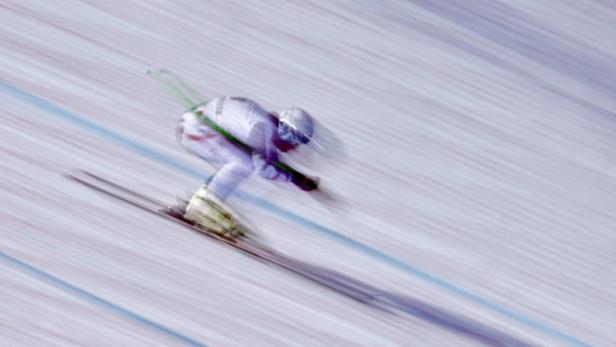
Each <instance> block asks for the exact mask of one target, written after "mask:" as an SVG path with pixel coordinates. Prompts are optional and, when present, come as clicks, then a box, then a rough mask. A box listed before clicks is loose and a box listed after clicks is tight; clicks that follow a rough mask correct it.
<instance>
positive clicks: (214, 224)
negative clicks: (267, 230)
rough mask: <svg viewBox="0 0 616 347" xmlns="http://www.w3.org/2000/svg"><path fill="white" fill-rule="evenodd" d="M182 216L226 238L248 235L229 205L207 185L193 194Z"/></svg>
mask: <svg viewBox="0 0 616 347" xmlns="http://www.w3.org/2000/svg"><path fill="white" fill-rule="evenodd" d="M182 218H183V219H185V220H187V221H189V222H191V223H193V224H195V225H197V226H199V227H202V228H204V229H206V230H208V231H211V232H213V233H215V234H217V235H219V236H223V237H226V238H230V239H235V238H237V237H239V236H246V233H245V232H244V228H243V227H242V225H241V224H240V223H239V222H238V219H237V217H236V215H235V214H234V213H233V212H232V210H231V208H230V207H229V205H227V204H226V203H225V202H224V201H222V200H221V199H220V198H219V197H218V196H216V194H214V193H213V192H212V191H210V190H209V188H208V187H207V185H203V186H202V187H201V188H199V190H198V191H197V192H196V193H195V194H194V195H193V197H192V198H191V199H190V201H189V202H188V205H187V206H186V209H185V213H184V215H183V216H182Z"/></svg>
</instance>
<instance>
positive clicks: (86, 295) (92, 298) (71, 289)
mask: <svg viewBox="0 0 616 347" xmlns="http://www.w3.org/2000/svg"><path fill="white" fill-rule="evenodd" d="M0 259H2V261H3V262H4V263H6V264H8V265H10V266H12V267H14V268H17V269H20V270H23V271H24V272H26V273H28V274H29V275H30V276H32V277H35V278H37V279H39V280H41V281H43V282H46V283H47V284H50V285H52V286H54V287H56V288H58V289H60V290H62V291H65V292H68V293H71V294H73V295H75V296H78V297H80V298H82V299H83V300H85V301H88V302H91V303H94V304H96V305H99V306H103V307H105V308H108V309H111V310H112V311H114V312H115V313H118V314H120V315H122V316H124V317H127V318H129V319H131V320H134V321H136V322H139V323H141V324H143V325H145V326H147V327H149V328H151V329H154V330H156V331H158V332H161V333H164V334H166V335H169V336H171V337H173V338H176V339H178V340H180V341H181V342H183V343H185V344H186V345H189V346H195V347H207V345H205V344H203V343H201V342H198V341H195V340H193V339H191V338H190V337H188V336H186V335H183V334H181V333H179V332H177V331H175V330H173V329H171V328H169V327H166V326H164V325H162V324H159V323H156V322H154V321H152V320H150V319H147V318H145V317H143V316H141V315H139V314H137V313H134V312H132V311H129V310H127V309H125V308H123V307H121V306H119V305H116V304H114V303H112V302H110V301H108V300H105V299H103V298H101V297H99V296H97V295H94V294H92V293H90V292H88V291H85V290H83V289H81V288H79V287H77V286H74V285H72V284H70V283H68V282H67V281H65V280H63V279H61V278H59V277H56V276H54V275H52V274H49V273H47V272H45V271H43V270H40V269H38V268H36V267H34V266H32V265H30V264H28V263H25V262H23V261H21V260H19V259H17V258H14V257H12V256H10V255H7V254H5V253H3V252H0Z"/></svg>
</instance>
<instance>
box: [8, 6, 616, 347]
mask: <svg viewBox="0 0 616 347" xmlns="http://www.w3.org/2000/svg"><path fill="white" fill-rule="evenodd" d="M0 22H1V23H2V25H0V138H1V139H2V141H0V172H1V173H2V176H1V177H2V179H1V180H0V192H1V196H2V199H0V222H1V223H0V240H1V241H0V252H1V253H0V276H1V278H2V279H1V280H0V346H185V345H189V346H211V347H232V346H237V347H240V346H341V347H346V346H365V347H374V346H379V347H380V346H456V347H459V346H605V347H607V346H614V345H616V266H615V262H616V233H615V232H614V230H615V229H616V102H615V96H616V65H615V63H614V62H615V58H616V41H615V40H614V35H615V32H614V23H616V5H614V3H613V2H611V1H607V0H594V1H591V0H575V1H573V0H558V1H555V0H546V1H492V0H478V1H421V0H417V1H388V0H385V1H367V0H358V1H344V0H341V1H290V2H283V1H272V0H266V1H196V0H195V1H188V0H185V1H171V0H158V1H136V0H127V1H93V0H87V1H86V0H84V1H78V0H62V1H60V0H59V1H44V0H38V1H37V0H8V1H2V2H1V3H0ZM150 67H166V68H168V69H170V70H171V71H174V72H175V73H176V74H178V75H180V76H182V77H183V78H184V79H185V80H186V81H187V82H188V83H190V84H191V85H193V86H194V87H195V88H196V89H198V90H199V92H201V93H202V94H203V95H205V96H206V97H215V96H220V95H238V96H246V97H249V98H252V99H254V100H256V101H258V102H260V103H261V104H262V105H264V106H265V107H267V108H268V109H272V110H279V109H281V108H284V107H289V106H299V107H302V108H304V109H306V110H308V111H309V112H311V113H312V114H313V115H314V116H315V117H316V118H317V119H318V120H319V122H320V123H321V126H322V127H323V128H324V129H325V128H326V129H328V131H329V132H330V133H331V134H335V135H336V136H337V138H338V140H339V142H340V143H342V144H344V148H341V145H340V144H336V142H335V141H331V142H328V141H325V144H326V146H327V148H326V149H327V150H328V152H329V153H330V154H335V155H330V156H328V157H326V158H325V159H321V160H319V159H318V158H315V157H314V156H313V157H311V158H310V161H306V162H304V163H303V165H302V167H303V169H304V170H306V172H307V173H309V174H311V175H317V176H320V177H321V180H322V185H323V188H324V189H328V190H329V191H330V192H331V193H332V194H333V195H334V196H335V197H336V199H337V202H336V203H335V205H333V206H332V205H327V204H323V203H322V202H321V201H319V200H317V199H314V198H313V197H312V196H310V195H309V194H306V193H304V192H301V191H298V190H295V189H292V186H290V185H285V184H278V183H272V182H268V181H265V180H262V179H259V178H258V177H251V178H250V179H249V180H247V181H246V182H244V183H243V184H242V186H241V189H240V192H238V194H236V195H234V196H232V197H231V198H230V200H229V201H230V203H231V204H233V206H235V207H236V208H237V210H238V211H239V212H240V213H241V214H242V215H243V216H245V217H246V218H247V219H248V220H249V221H250V223H251V225H253V227H254V228H255V229H257V230H259V231H260V233H261V234H262V236H263V238H264V239H265V240H266V242H267V243H268V244H269V245H271V246H272V247H274V248H275V249H277V250H278V251H280V252H282V253H284V254H286V255H289V256H292V257H293V258H295V259H297V260H300V261H303V262H307V263H309V264H312V265H314V266H318V267H319V268H321V269H326V270H327V271H330V270H331V271H334V272H333V273H331V274H330V276H333V277H336V278H346V279H347V280H348V283H349V286H356V287H361V288H370V289H369V290H370V291H371V293H376V294H375V295H374V298H379V300H380V301H381V302H386V303H387V305H386V306H387V307H386V309H383V307H374V306H373V305H369V304H366V303H364V302H362V301H361V300H359V301H358V300H353V299H350V298H348V297H346V296H344V295H340V294H339V293H337V292H335V291H332V290H330V289H328V288H326V287H323V286H320V285H317V284H315V283H313V282H311V281H308V280H306V279H303V278H301V277H298V276H295V275H293V274H290V273H287V272H285V271H282V270H281V269H279V268H277V267H274V266H271V265H269V264H267V263H265V262H262V261H258V260H256V259H254V258H251V257H249V256H247V255H244V254H240V253H238V252H235V251H233V250H232V249H230V248H228V247H225V246H223V245H220V244H218V243H216V242H214V241H212V240H210V239H207V238H204V237H202V236H199V235H197V234H194V233H190V232H187V231H186V230H185V229H183V228H182V227H181V226H179V225H176V224H174V223H171V222H168V221H165V220H163V219H160V218H156V217H155V216H152V215H148V214H146V213H144V212H143V211H140V210H137V209H135V208H132V207H130V206H128V205H124V204H122V203H120V202H117V201H113V200H110V199H108V198H106V197H104V196H101V195H99V194H96V193H95V192H92V191H89V190H87V189H86V188H84V187H82V186H79V185H77V184H75V183H74V182H71V181H69V180H67V179H66V178H65V177H63V174H64V173H66V172H72V171H73V170H75V169H85V170H89V171H92V172H95V173H97V174H99V175H102V176H104V177H107V178H110V179H113V180H115V181H117V182H119V183H122V184H125V185H128V186H130V187H132V188H134V189H137V190H139V191H141V192H144V193H147V194H148V195H151V196H153V197H155V198H157V199H161V200H164V201H168V202H173V201H174V200H175V198H176V196H179V197H184V196H186V195H187V194H189V193H190V192H192V191H194V190H195V189H196V188H197V187H198V186H199V185H200V184H201V183H202V182H203V179H204V178H205V177H207V176H209V175H211V174H212V173H213V172H214V168H212V167H211V166H209V165H208V164H207V163H204V162H202V161H201V160H200V159H199V158H197V157H194V156H191V155H190V154H189V153H187V152H185V151H183V150H182V149H181V148H180V147H179V146H178V144H177V143H176V139H175V134H174V132H175V130H174V129H175V124H176V122H177V120H178V119H179V117H180V115H181V114H182V112H183V109H182V107H181V106H180V105H179V104H178V103H177V102H176V101H175V100H174V99H173V98H172V97H170V96H169V95H168V94H166V93H165V92H164V91H163V89H162V88H161V87H160V86H159V85H158V84H157V83H156V81H154V80H153V79H152V78H150V77H148V76H147V75H146V74H145V73H144V72H145V71H146V69H147V68H150ZM287 159H288V160H290V161H297V159H298V158H297V156H295V157H289V158H287ZM324 273H325V272H324Z"/></svg>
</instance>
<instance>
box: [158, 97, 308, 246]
mask: <svg viewBox="0 0 616 347" xmlns="http://www.w3.org/2000/svg"><path fill="white" fill-rule="evenodd" d="M313 132H314V123H313V120H312V117H311V116H310V115H309V114H308V113H307V112H306V111H304V110H302V109H300V108H290V109H286V110H283V111H281V112H280V113H274V112H268V111H267V110H265V109H264V108H263V107H261V106H260V105H259V104H257V103H256V102H254V101H252V100H249V99H246V98H241V97H220V98H216V99H213V100H211V101H209V102H207V103H205V104H202V105H200V106H198V107H197V108H195V109H194V110H193V111H190V112H186V113H184V115H183V116H182V118H181V120H180V122H179V124H178V127H177V137H178V141H179V143H180V144H181V145H182V146H183V147H184V148H185V149H187V150H188V151H189V152H192V153H194V154H196V155H197V156H199V157H201V158H202V159H204V160H206V161H208V162H210V163H211V164H213V165H214V166H216V167H218V171H216V173H215V174H214V175H213V176H212V177H211V179H210V180H209V182H207V184H204V185H203V186H202V187H201V188H199V190H197V192H196V193H195V194H194V195H193V196H192V198H191V199H190V201H188V203H186V202H182V203H180V204H178V205H175V206H171V207H169V208H168V210H167V213H169V214H170V215H172V216H174V217H176V218H182V219H184V220H186V221H188V222H191V223H194V224H197V225H199V226H202V227H205V228H206V229H209V230H211V231H213V232H215V233H217V234H219V235H222V236H231V237H235V236H237V235H241V234H243V231H242V230H239V229H240V225H239V223H238V221H237V218H236V217H235V216H234V213H233V212H232V210H231V209H230V208H229V206H228V205H227V204H226V203H225V199H226V198H227V197H228V196H229V195H230V194H231V193H232V192H233V191H234V190H235V189H236V188H237V186H238V185H239V184H240V182H242V180H244V179H246V178H247V177H248V176H250V175H251V174H252V173H253V172H254V171H256V172H257V173H258V174H259V175H260V176H261V177H263V178H265V179H269V180H276V181H285V182H291V183H293V184H294V185H295V186H297V187H298V188H300V189H302V190H304V191H312V190H316V189H318V179H316V178H312V177H309V176H306V175H304V174H302V173H300V172H299V171H296V170H294V169H293V168H291V167H290V166H288V165H286V164H284V163H282V162H280V161H279V160H278V154H279V152H289V151H293V150H294V149H296V148H297V147H298V146H300V145H302V144H307V143H309V142H310V139H311V137H312V135H313Z"/></svg>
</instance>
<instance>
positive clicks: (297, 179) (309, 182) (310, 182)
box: [291, 173, 319, 192]
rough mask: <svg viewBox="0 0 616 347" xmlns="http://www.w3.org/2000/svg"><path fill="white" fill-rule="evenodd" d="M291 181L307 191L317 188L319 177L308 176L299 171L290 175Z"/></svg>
mask: <svg viewBox="0 0 616 347" xmlns="http://www.w3.org/2000/svg"><path fill="white" fill-rule="evenodd" d="M291 182H292V183H293V184H295V186H297V187H298V188H299V189H301V190H303V191H305V192H309V191H313V190H316V189H318V188H319V179H318V178H316V177H315V178H312V177H308V176H306V175H303V174H301V173H295V174H293V175H292V176H291Z"/></svg>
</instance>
